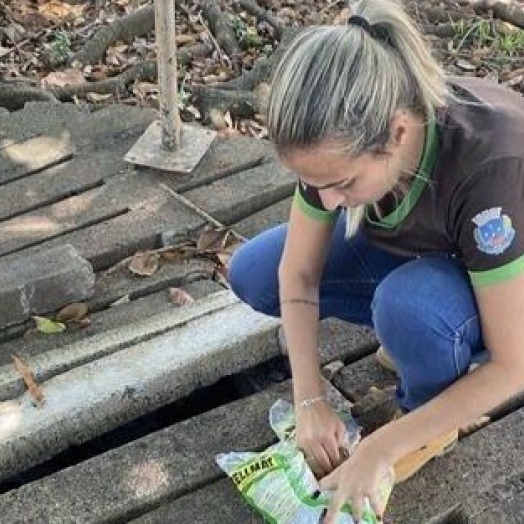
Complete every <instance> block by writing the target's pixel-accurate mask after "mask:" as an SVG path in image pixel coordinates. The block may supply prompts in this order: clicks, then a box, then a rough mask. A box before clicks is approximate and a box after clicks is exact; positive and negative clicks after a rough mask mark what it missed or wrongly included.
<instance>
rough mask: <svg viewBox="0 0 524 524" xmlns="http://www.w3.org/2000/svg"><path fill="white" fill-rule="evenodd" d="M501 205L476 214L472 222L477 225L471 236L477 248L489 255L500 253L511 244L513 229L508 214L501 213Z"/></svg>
mask: <svg viewBox="0 0 524 524" xmlns="http://www.w3.org/2000/svg"><path fill="white" fill-rule="evenodd" d="M501 212H502V208H501V207H492V208H490V209H486V210H484V211H481V212H480V213H478V214H476V215H475V216H474V217H473V219H472V222H473V223H474V224H475V225H476V226H477V227H476V228H475V230H474V231H473V236H474V237H475V240H476V242H477V248H478V249H479V250H480V251H482V252H484V253H488V254H489V255H500V254H501V253H503V252H504V251H506V249H507V248H508V247H509V246H510V245H511V242H513V239H514V238H515V229H514V228H513V225H512V223H511V218H510V217H509V216H508V215H502V214H501Z"/></svg>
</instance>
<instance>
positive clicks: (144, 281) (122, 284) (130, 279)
mask: <svg viewBox="0 0 524 524" xmlns="http://www.w3.org/2000/svg"><path fill="white" fill-rule="evenodd" d="M213 267H214V266H213V263H212V262H211V261H208V260H202V259H192V260H187V261H185V262H183V263H174V262H166V261H164V260H162V261H161V262H160V264H159V268H158V271H157V272H156V273H155V274H154V275H152V276H151V277H147V278H140V277H137V276H136V275H133V274H132V273H131V272H130V271H129V270H128V269H127V268H125V267H122V269H120V270H117V271H113V272H110V273H109V274H105V272H104V271H102V272H101V273H98V275H97V281H96V291H95V293H96V294H95V296H94V297H93V298H92V300H90V302H89V305H90V309H91V310H95V309H101V308H103V307H107V306H108V305H109V304H112V303H113V302H115V301H116V300H118V299H120V298H121V297H124V296H126V295H129V297H130V298H131V299H134V298H137V297H140V296H144V295H147V294H149V293H152V292H154V291H157V290H160V289H166V288H169V287H179V286H181V285H183V284H184V283H188V282H192V281H195V280H200V279H207V280H209V279H211V278H212V276H213Z"/></svg>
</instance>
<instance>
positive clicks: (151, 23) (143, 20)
mask: <svg viewBox="0 0 524 524" xmlns="http://www.w3.org/2000/svg"><path fill="white" fill-rule="evenodd" d="M154 27H155V9H154V6H153V5H147V6H145V7H142V8H140V9H137V10H136V11H133V12H132V13H130V14H129V15H127V16H124V17H122V18H118V19H116V20H115V21H114V22H112V23H111V24H109V25H105V26H103V27H102V28H100V29H99V30H98V31H97V32H96V33H95V35H94V36H93V37H92V38H91V39H90V40H89V41H88V42H87V43H86V45H85V46H84V47H83V48H82V49H81V50H80V51H79V52H78V53H76V54H75V55H74V57H73V62H80V63H81V64H83V65H92V64H95V63H97V62H99V61H100V60H102V58H103V57H104V55H105V53H106V51H107V49H108V48H109V47H110V46H112V45H113V44H114V43H116V42H117V41H119V40H123V41H124V42H127V43H131V42H132V41H133V39H134V38H135V37H137V36H144V35H147V34H148V33H149V32H150V31H152V30H153V29H154Z"/></svg>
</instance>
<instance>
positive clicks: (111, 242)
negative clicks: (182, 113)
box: [0, 175, 205, 270]
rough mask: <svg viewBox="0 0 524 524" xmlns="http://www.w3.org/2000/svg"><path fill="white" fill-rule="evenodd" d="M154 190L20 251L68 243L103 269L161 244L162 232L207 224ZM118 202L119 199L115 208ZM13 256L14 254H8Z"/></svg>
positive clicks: (29, 253)
mask: <svg viewBox="0 0 524 524" xmlns="http://www.w3.org/2000/svg"><path fill="white" fill-rule="evenodd" d="M135 177H136V175H135ZM143 182H144V183H145V181H143ZM144 187H145V186H144ZM152 191H154V193H155V194H156V197H155V198H151V199H149V200H147V199H145V200H144V201H143V202H140V195H139V194H135V196H136V197H137V200H136V201H135V203H136V205H135V206H134V207H133V208H132V209H130V210H129V211H127V212H125V213H124V214H121V215H119V216H116V217H114V218H109V219H107V220H104V221H103V222H101V223H97V224H94V225H89V224H85V227H83V228H81V229H79V230H76V231H71V232H69V233H65V234H63V235H61V236H58V237H54V238H51V239H49V240H47V241H46V242H45V243H44V244H38V245H36V246H31V247H27V248H25V249H24V250H23V251H19V252H17V254H18V253H21V254H22V253H23V255H24V256H33V255H34V254H35V253H36V252H38V251H39V250H41V249H42V246H43V248H50V247H54V246H58V245H62V244H65V243H67V244H71V245H73V246H74V247H75V248H76V249H77V250H78V251H79V252H80V254H81V255H82V256H84V257H85V258H87V259H88V260H89V261H90V262H91V264H92V265H93V268H94V269H95V270H100V269H103V268H107V267H109V266H112V265H113V264H116V263H117V262H118V261H120V260H122V259H123V258H126V257H128V256H130V255H132V254H134V253H136V252H137V251H141V250H145V249H154V248H156V247H158V245H159V242H160V235H161V234H162V232H163V231H166V230H175V229H178V230H179V231H180V232H181V234H182V235H188V236H190V235H191V234H194V233H195V231H197V230H198V229H199V228H201V227H203V225H204V224H205V220H204V219H203V218H202V217H201V216H200V215H198V214H197V213H195V212H194V211H192V210H191V209H188V208H187V207H186V206H184V205H182V204H181V203H180V202H178V201H176V200H175V199H174V198H173V197H172V195H171V194H170V193H169V192H168V191H167V190H165V189H157V188H155V189H154V190H152ZM150 194H152V193H150ZM119 205H120V204H119V203H118V202H117V204H116V207H118V206H119ZM14 241H15V240H14V239H13V242H14ZM0 249H5V248H4V247H3V246H2V247H1V248H0ZM10 257H12V255H11V254H10V255H7V258H10Z"/></svg>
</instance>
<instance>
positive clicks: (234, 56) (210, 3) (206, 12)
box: [202, 0, 241, 69]
mask: <svg viewBox="0 0 524 524" xmlns="http://www.w3.org/2000/svg"><path fill="white" fill-rule="evenodd" d="M202 16H203V17H204V18H205V19H206V20H207V22H208V23H209V28H210V29H211V32H212V33H213V35H214V36H215V38H216V41H217V43H218V45H219V46H220V47H221V48H222V49H223V50H224V51H225V52H226V54H227V55H228V57H229V59H230V60H231V62H232V65H233V67H234V68H235V69H238V67H239V64H238V57H239V56H240V53H241V49H240V46H239V45H238V41H237V38H236V36H235V33H234V32H233V29H232V27H231V25H230V24H229V22H228V15H227V14H224V13H223V12H222V10H221V9H220V7H219V6H218V3H217V2H216V1H215V0H205V1H204V3H203V5H202Z"/></svg>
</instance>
